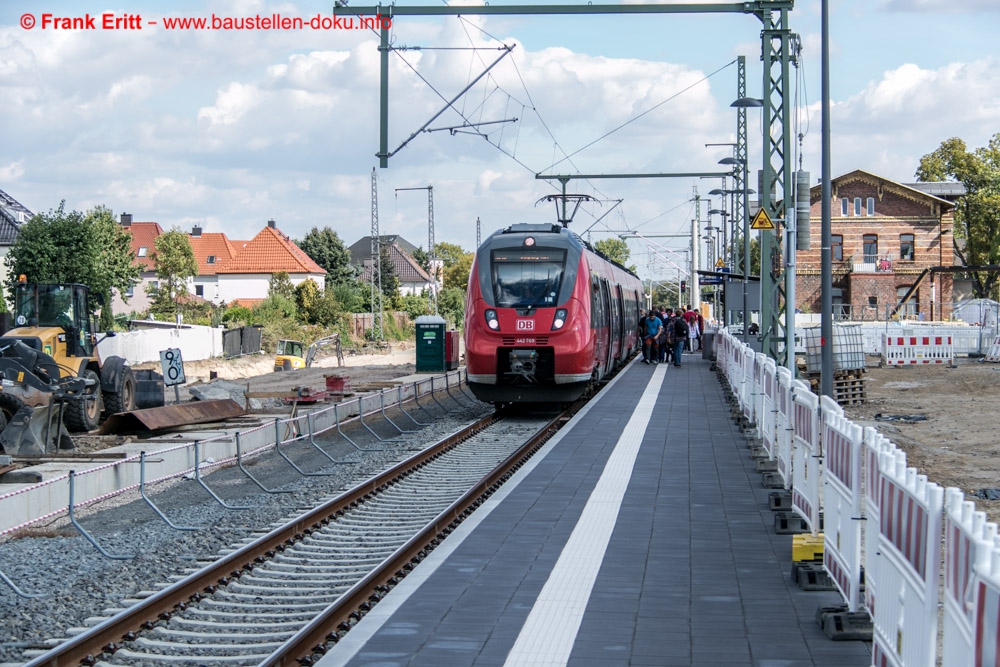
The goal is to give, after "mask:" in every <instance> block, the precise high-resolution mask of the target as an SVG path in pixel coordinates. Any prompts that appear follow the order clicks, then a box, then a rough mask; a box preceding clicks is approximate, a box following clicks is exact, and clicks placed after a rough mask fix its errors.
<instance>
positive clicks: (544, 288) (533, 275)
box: [492, 248, 566, 308]
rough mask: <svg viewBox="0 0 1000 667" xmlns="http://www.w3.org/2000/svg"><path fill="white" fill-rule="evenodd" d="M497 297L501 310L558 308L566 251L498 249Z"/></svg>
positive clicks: (495, 253)
mask: <svg viewBox="0 0 1000 667" xmlns="http://www.w3.org/2000/svg"><path fill="white" fill-rule="evenodd" d="M492 260H493V261H492V266H493V276H492V279H493V296H494V299H495V302H496V305H497V307H499V308H555V307H556V305H558V304H557V301H558V298H559V288H560V287H561V286H562V278H563V272H564V269H565V266H566V251H565V250H547V249H545V248H533V249H530V250H529V249H525V248H511V249H503V250H494V251H493V256H492Z"/></svg>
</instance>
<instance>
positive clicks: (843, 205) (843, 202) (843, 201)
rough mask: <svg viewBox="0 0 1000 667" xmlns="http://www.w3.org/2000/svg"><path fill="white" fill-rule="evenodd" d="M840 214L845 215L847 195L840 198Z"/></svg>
mask: <svg viewBox="0 0 1000 667" xmlns="http://www.w3.org/2000/svg"><path fill="white" fill-rule="evenodd" d="M840 215H841V216H842V217H844V218H846V217H847V197H844V198H843V199H841V200H840Z"/></svg>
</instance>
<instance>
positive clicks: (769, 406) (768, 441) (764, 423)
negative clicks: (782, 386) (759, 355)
mask: <svg viewBox="0 0 1000 667" xmlns="http://www.w3.org/2000/svg"><path fill="white" fill-rule="evenodd" d="M775 374H776V366H775V363H774V359H771V358H770V357H765V358H764V364H763V384H764V386H763V390H762V391H761V392H760V395H761V404H760V406H761V407H760V440H761V442H762V443H763V445H764V451H766V452H767V458H768V459H769V460H774V448H775V432H774V427H775V417H776V414H775V413H776V411H777V408H776V407H775V405H774V398H775V393H776V389H777V382H776V377H775Z"/></svg>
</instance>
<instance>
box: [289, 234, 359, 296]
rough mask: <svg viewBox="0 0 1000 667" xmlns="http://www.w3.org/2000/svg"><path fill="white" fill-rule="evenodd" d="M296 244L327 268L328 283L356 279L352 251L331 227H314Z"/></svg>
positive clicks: (343, 282) (340, 282) (341, 282)
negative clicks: (352, 264)
mask: <svg viewBox="0 0 1000 667" xmlns="http://www.w3.org/2000/svg"><path fill="white" fill-rule="evenodd" d="M296 245H298V246H299V248H301V249H302V251H303V252H304V253H305V254H307V255H309V257H311V258H312V260H313V261H314V262H316V263H317V264H319V265H320V266H321V267H323V268H324V269H325V270H326V280H327V283H335V284H338V285H340V284H345V283H349V282H350V281H351V280H353V279H354V275H355V272H354V268H353V267H352V266H351V251H350V250H348V249H347V246H346V245H344V242H343V241H341V240H340V236H338V235H337V232H335V231H333V230H332V229H330V228H329V227H324V228H323V229H317V228H316V227H313V228H312V229H311V230H310V231H309V233H308V234H306V235H305V238H303V239H302V240H301V241H299V242H298V243H297V244H296Z"/></svg>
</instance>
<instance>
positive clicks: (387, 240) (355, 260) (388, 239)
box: [348, 234, 417, 266]
mask: <svg viewBox="0 0 1000 667" xmlns="http://www.w3.org/2000/svg"><path fill="white" fill-rule="evenodd" d="M378 238H379V242H380V243H381V244H382V245H392V244H396V245H398V246H399V247H400V249H401V250H402V251H403V252H404V253H406V254H407V255H412V254H413V251H414V250H416V249H417V246H415V245H413V244H412V243H410V242H409V241H407V240H406V239H404V238H403V237H402V236H399V235H398V234H381V235H379V237H378ZM348 250H350V251H351V264H354V265H355V266H364V265H365V260H369V261H370V260H371V258H372V237H371V235H370V234H369V235H368V236H362V237H361V239H359V240H358V241H355V243H354V245H352V246H351V247H350V248H348Z"/></svg>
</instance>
